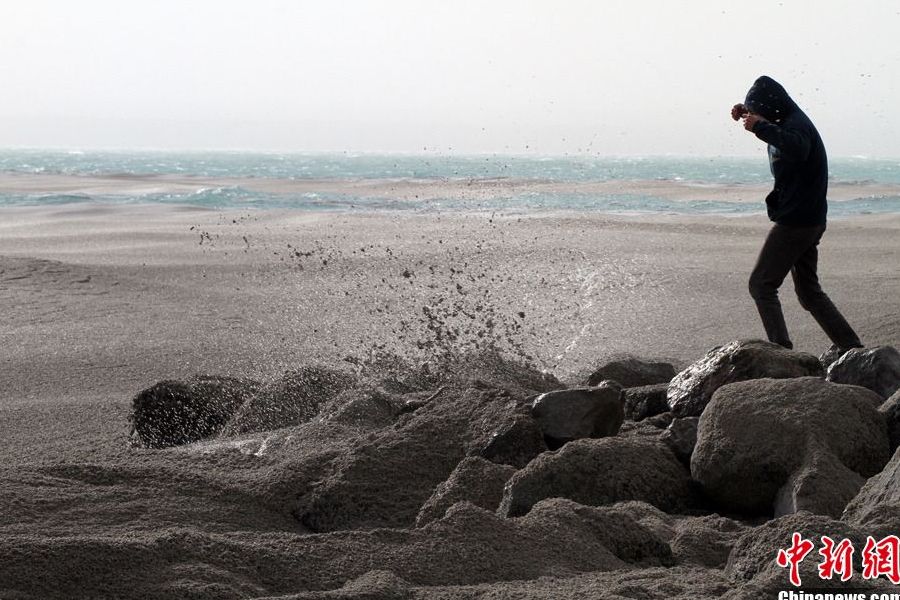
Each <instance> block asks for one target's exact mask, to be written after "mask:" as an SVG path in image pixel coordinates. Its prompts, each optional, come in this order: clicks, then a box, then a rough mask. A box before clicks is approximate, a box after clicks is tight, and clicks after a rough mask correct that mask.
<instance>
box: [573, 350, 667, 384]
mask: <svg viewBox="0 0 900 600" xmlns="http://www.w3.org/2000/svg"><path fill="white" fill-rule="evenodd" d="M673 377H675V367H673V366H672V365H670V364H669V363H664V362H647V361H643V360H640V359H637V358H630V357H629V358H623V359H620V360H614V361H611V362H608V363H606V364H605V365H603V366H602V367H600V368H599V369H597V370H596V371H594V372H593V373H592V374H591V376H590V377H588V379H587V385H589V386H594V385H597V384H599V383H600V382H601V381H608V380H612V381H616V382H618V383H619V384H621V385H622V387H626V388H630V387H638V386H644V385H653V384H657V383H669V381H671V380H672V378H673Z"/></svg>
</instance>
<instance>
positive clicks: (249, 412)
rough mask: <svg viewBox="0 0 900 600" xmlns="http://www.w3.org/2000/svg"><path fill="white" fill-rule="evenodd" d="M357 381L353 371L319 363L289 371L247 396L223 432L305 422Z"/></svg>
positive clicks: (285, 425)
mask: <svg viewBox="0 0 900 600" xmlns="http://www.w3.org/2000/svg"><path fill="white" fill-rule="evenodd" d="M354 383H355V378H354V376H353V375H352V374H349V373H346V372H344V371H338V370H335V369H329V368H326V367H318V366H305V367H302V368H300V369H298V370H296V371H289V372H287V373H285V374H284V375H282V376H281V377H279V378H278V379H276V380H275V381H273V382H271V383H269V384H268V385H266V386H265V387H263V388H262V389H261V390H260V391H259V393H257V394H255V395H253V396H252V397H250V398H248V399H247V401H246V402H244V403H243V405H242V406H241V407H240V409H239V410H238V411H236V412H235V414H234V416H233V417H232V418H231V419H230V420H229V422H228V425H227V426H226V427H225V428H224V429H223V431H222V434H223V435H238V434H242V433H251V432H255V431H269V430H273V429H279V428H281V427H289V426H291V425H299V424H300V423H305V422H307V421H309V420H310V419H312V418H313V417H315V416H316V415H317V414H318V412H319V409H320V408H321V407H322V406H323V405H324V404H326V403H327V402H329V401H330V400H332V399H333V398H335V397H336V396H337V395H338V394H340V393H341V392H343V391H345V390H347V389H349V388H350V387H351V386H352V385H354Z"/></svg>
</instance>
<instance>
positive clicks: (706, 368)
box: [668, 340, 824, 417]
mask: <svg viewBox="0 0 900 600" xmlns="http://www.w3.org/2000/svg"><path fill="white" fill-rule="evenodd" d="M822 375H824V371H823V370H822V364H821V363H820V362H819V359H818V358H816V357H815V356H813V355H812V354H806V353H804V352H795V351H793V350H788V349H787V348H783V347H781V346H779V345H778V344H772V343H770V342H764V341H762V340H738V341H734V342H729V343H728V344H725V345H724V346H718V347H716V348H713V349H712V350H710V351H709V352H707V353H706V356H704V357H703V358H702V359H700V360H698V361H697V362H695V363H694V364H692V365H691V366H689V367H688V368H687V369H685V370H684V371H682V372H681V373H678V374H677V375H676V376H675V378H674V379H673V380H672V381H671V383H669V389H668V403H669V408H670V409H671V411H672V412H673V413H675V415H676V416H679V417H691V416H699V415H700V414H701V413H702V412H703V409H704V408H706V405H707V404H708V403H709V401H710V399H711V398H712V396H713V394H714V393H715V391H716V390H717V389H719V388H720V387H722V386H723V385H727V384H729V383H735V382H738V381H747V380H749V379H761V378H764V377H767V378H772V379H788V378H792V377H806V376H814V377H821V376H822Z"/></svg>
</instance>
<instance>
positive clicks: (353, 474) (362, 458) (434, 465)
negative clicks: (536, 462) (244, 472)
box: [293, 362, 557, 531]
mask: <svg viewBox="0 0 900 600" xmlns="http://www.w3.org/2000/svg"><path fill="white" fill-rule="evenodd" d="M488 364H489V363H486V362H481V363H479V367H478V369H477V371H476V373H477V374H478V377H477V378H472V377H466V376H465V375H466V373H465V372H464V371H463V372H461V373H458V375H459V379H458V382H457V383H450V384H447V387H446V389H445V390H444V391H443V392H442V393H441V395H440V396H439V399H438V400H435V401H432V402H429V403H428V404H426V405H425V406H423V407H421V408H419V409H418V410H416V411H414V412H412V413H409V414H406V415H404V416H403V417H402V418H401V419H400V420H398V421H397V422H396V423H395V424H394V425H393V426H391V427H386V428H382V429H378V430H374V431H373V432H372V433H371V434H370V435H369V436H368V437H366V438H364V439H361V440H359V441H358V442H357V443H355V444H354V445H353V446H352V447H351V448H349V449H348V451H347V452H346V453H345V455H344V456H342V457H341V459H340V460H338V461H336V462H335V464H334V466H333V471H332V473H331V474H330V475H328V476H327V477H326V478H325V479H324V480H322V481H321V482H319V483H318V484H317V485H316V486H314V487H313V489H310V490H304V491H300V497H299V498H298V500H297V503H296V506H295V507H294V511H293V512H294V514H295V515H296V516H297V517H298V518H299V519H300V521H301V522H302V523H303V524H304V525H305V526H307V527H308V528H310V529H311V530H313V531H334V530H343V529H353V528H367V529H368V528H376V527H408V526H411V525H413V523H414V522H415V519H416V516H417V514H418V512H419V509H420V508H421V506H422V505H423V504H424V503H425V502H426V501H427V500H428V498H429V497H430V496H431V494H432V491H433V490H434V489H435V487H437V486H438V484H440V483H442V482H443V481H445V480H446V479H447V478H448V477H449V476H450V474H451V472H452V471H453V470H454V469H455V468H456V466H457V465H458V464H459V462H460V461H461V460H462V459H463V458H465V457H466V456H469V455H481V453H482V452H484V451H485V449H488V448H491V447H492V443H495V442H496V434H497V432H498V431H500V432H503V431H510V430H513V431H515V430H516V427H517V425H516V424H517V423H520V422H521V420H522V417H523V416H524V417H527V410H528V408H527V405H525V404H523V402H522V399H523V397H527V396H530V395H535V394H537V393H542V392H546V391H549V390H550V389H552V387H553V386H554V385H557V383H556V382H555V381H553V380H548V379H547V378H545V377H544V376H543V375H541V374H540V373H536V372H532V371H528V370H527V369H526V368H524V367H516V366H513V365H503V367H502V368H500V369H497V370H494V371H490V370H489V369H488ZM523 372H524V373H526V374H527V376H526V377H521V378H520V377H519V376H520V375H521V374H522V373H523ZM510 377H511V378H512V379H511V380H510V379H508V378H510ZM482 378H483V379H482ZM484 379H487V380H489V381H491V382H492V384H496V385H499V386H501V387H493V385H492V384H488V383H485V381H484ZM531 385H533V386H536V387H532V388H530V389H529V388H528V387H526V386H531ZM511 390H515V391H517V392H518V394H515V393H514V392H513V391H511ZM523 392H524V393H523ZM512 446H513V447H515V448H517V449H518V450H520V451H521V450H522V449H523V448H526V447H527V444H526V443H525V442H523V443H522V444H519V445H516V444H514V443H513V444H512ZM531 448H532V450H533V451H536V450H538V449H539V448H535V447H534V446H532V447H531ZM520 457H521V460H523V461H524V455H520Z"/></svg>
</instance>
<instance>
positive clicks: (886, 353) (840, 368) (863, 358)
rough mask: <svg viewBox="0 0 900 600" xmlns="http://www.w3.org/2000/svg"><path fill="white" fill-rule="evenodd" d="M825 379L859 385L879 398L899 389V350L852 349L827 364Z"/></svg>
mask: <svg viewBox="0 0 900 600" xmlns="http://www.w3.org/2000/svg"><path fill="white" fill-rule="evenodd" d="M826 378H827V379H828V381H833V382H835V383H846V384H850V385H860V386H862V387H865V388H869V389H870V390H872V391H873V392H875V393H876V394H878V395H879V396H881V397H882V398H889V397H890V396H891V395H892V394H893V393H894V392H896V391H897V390H898V389H900V352H897V350H896V349H895V348H894V347H893V346H876V347H874V348H853V349H852V350H848V351H847V352H845V353H844V354H843V355H842V356H841V357H840V358H839V359H838V360H836V361H835V362H834V363H832V364H831V366H830V367H828V375H827V376H826Z"/></svg>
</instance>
